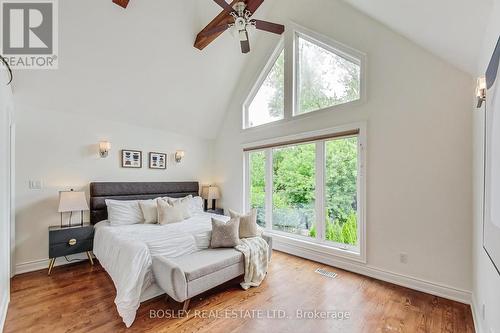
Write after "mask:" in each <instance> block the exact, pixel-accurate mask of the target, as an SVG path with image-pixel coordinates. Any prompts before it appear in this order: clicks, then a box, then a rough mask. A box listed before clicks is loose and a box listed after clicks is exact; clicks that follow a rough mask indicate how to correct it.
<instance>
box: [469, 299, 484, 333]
mask: <svg viewBox="0 0 500 333" xmlns="http://www.w3.org/2000/svg"><path fill="white" fill-rule="evenodd" d="M470 306H471V308H472V320H474V328H475V329H476V333H486V331H485V330H484V329H483V320H482V317H483V316H482V314H481V308H478V304H477V300H476V297H475V296H474V294H472V298H471V305H470Z"/></svg>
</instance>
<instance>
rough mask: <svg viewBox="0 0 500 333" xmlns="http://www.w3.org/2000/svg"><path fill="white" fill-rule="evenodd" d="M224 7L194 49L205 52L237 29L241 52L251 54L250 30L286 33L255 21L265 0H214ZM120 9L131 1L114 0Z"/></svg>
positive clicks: (277, 25) (271, 25) (276, 25)
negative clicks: (231, 30) (215, 42)
mask: <svg viewBox="0 0 500 333" xmlns="http://www.w3.org/2000/svg"><path fill="white" fill-rule="evenodd" d="M214 1H215V2H216V3H217V4H218V5H219V6H221V7H222V9H223V12H222V13H220V14H219V15H217V16H216V17H215V18H214V19H213V20H212V22H210V23H209V24H208V25H207V26H206V27H205V28H204V29H203V30H202V31H200V33H199V34H198V36H196V41H195V43H194V47H196V48H197V49H200V50H203V49H204V48H205V47H207V46H208V44H210V43H211V42H213V41H214V40H215V39H216V38H217V37H219V36H220V35H221V34H222V33H223V32H224V31H226V30H227V29H229V28H233V27H234V28H235V30H236V32H237V33H238V36H239V39H240V44H241V52H243V53H248V52H250V41H249V39H248V28H249V27H255V28H257V29H259V30H263V31H267V32H271V33H274V34H278V35H281V34H283V32H284V31H285V26H284V25H281V24H276V23H271V22H267V21H262V20H256V19H253V18H252V16H253V14H254V13H255V11H256V10H257V9H258V8H259V7H260V5H262V3H263V2H264V0H233V1H232V2H231V4H228V3H227V2H226V1H225V0H214ZM113 2H114V3H115V4H117V5H119V6H120V7H123V8H127V5H128V3H129V0H113Z"/></svg>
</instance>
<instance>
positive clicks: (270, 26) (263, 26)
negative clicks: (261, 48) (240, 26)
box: [252, 20, 285, 35]
mask: <svg viewBox="0 0 500 333" xmlns="http://www.w3.org/2000/svg"><path fill="white" fill-rule="evenodd" d="M252 22H253V23H255V27H256V28H257V29H259V30H263V31H267V32H272V33H273V34H278V35H281V34H282V33H283V32H285V26H284V25H282V24H276V23H272V22H267V21H261V20H253V21H252Z"/></svg>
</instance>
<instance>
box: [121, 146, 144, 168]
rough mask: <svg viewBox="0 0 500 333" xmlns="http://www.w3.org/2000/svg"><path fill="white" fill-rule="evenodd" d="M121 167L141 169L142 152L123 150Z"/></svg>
mask: <svg viewBox="0 0 500 333" xmlns="http://www.w3.org/2000/svg"><path fill="white" fill-rule="evenodd" d="M122 167H123V168H135V169H140V168H142V151H138V150H126V149H123V150H122Z"/></svg>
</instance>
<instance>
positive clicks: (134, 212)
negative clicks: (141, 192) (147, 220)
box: [105, 199, 144, 226]
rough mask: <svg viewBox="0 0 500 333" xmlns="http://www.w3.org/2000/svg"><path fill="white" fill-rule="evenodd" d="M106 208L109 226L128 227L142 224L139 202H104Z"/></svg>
mask: <svg viewBox="0 0 500 333" xmlns="http://www.w3.org/2000/svg"><path fill="white" fill-rule="evenodd" d="M105 202H106V206H107V207H108V220H109V223H110V224H111V225H114V226H118V225H130V224H138V223H143V221H144V219H143V216H142V211H141V207H140V206H139V201H137V200H132V201H120V200H109V199H107V200H105Z"/></svg>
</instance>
